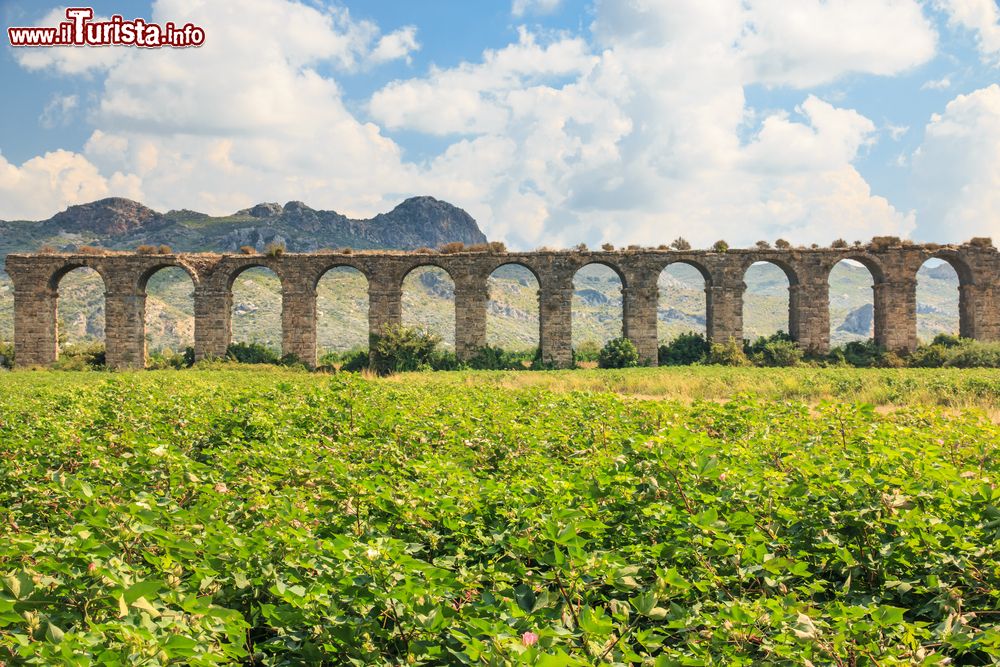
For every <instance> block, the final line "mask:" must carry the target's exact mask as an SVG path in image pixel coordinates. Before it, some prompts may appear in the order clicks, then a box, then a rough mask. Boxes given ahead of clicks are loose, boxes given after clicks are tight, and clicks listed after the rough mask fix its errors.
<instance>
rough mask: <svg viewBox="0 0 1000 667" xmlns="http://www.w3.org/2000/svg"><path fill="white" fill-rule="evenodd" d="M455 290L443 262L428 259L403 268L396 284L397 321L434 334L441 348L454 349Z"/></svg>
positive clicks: (452, 278)
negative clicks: (442, 346) (398, 300)
mask: <svg viewBox="0 0 1000 667" xmlns="http://www.w3.org/2000/svg"><path fill="white" fill-rule="evenodd" d="M414 283H416V284H414ZM455 287H456V281H455V278H454V276H453V275H452V272H451V271H449V270H448V268H447V266H445V263H444V262H437V261H434V260H433V259H428V260H427V261H420V262H416V263H414V264H413V265H410V266H407V267H406V270H405V272H404V273H403V275H402V278H401V279H400V281H399V292H400V321H401V322H402V323H403V325H404V326H414V327H418V328H421V329H424V330H426V331H428V332H429V333H432V334H435V335H437V336H438V337H440V339H441V342H442V344H443V345H444V346H445V347H447V348H454V347H455V338H456V337H455V333H456V331H455V326H456V325H455V322H456V320H457V317H456V315H457V312H456V311H457V308H456V305H455ZM418 292H419V293H420V294H419V296H418Z"/></svg>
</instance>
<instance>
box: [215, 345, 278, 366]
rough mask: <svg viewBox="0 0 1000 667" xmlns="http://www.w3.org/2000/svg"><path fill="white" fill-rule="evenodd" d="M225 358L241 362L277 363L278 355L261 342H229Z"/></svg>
mask: <svg viewBox="0 0 1000 667" xmlns="http://www.w3.org/2000/svg"><path fill="white" fill-rule="evenodd" d="M226 359H229V360H231V361H235V362H238V363H241V364H279V363H281V357H280V355H279V354H278V353H277V352H275V351H274V350H272V349H271V348H269V347H267V346H266V345H262V344H261V343H231V344H230V345H229V347H228V348H226Z"/></svg>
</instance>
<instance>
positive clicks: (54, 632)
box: [45, 622, 64, 644]
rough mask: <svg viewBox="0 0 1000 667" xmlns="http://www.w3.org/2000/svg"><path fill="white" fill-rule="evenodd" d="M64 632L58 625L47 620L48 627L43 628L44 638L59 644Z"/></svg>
mask: <svg viewBox="0 0 1000 667" xmlns="http://www.w3.org/2000/svg"><path fill="white" fill-rule="evenodd" d="M63 636H64V633H63V631H62V630H60V629H59V627H58V626H56V625H53V624H52V623H51V622H49V624H48V627H47V628H46V629H45V639H47V640H48V641H50V642H52V643H53V644H61V643H62V640H63Z"/></svg>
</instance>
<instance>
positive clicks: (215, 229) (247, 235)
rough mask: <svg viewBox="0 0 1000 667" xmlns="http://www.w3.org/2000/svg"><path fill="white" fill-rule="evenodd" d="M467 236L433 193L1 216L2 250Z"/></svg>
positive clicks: (423, 240) (429, 242) (298, 246)
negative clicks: (366, 211)
mask: <svg viewBox="0 0 1000 667" xmlns="http://www.w3.org/2000/svg"><path fill="white" fill-rule="evenodd" d="M451 241H461V242H463V243H465V244H467V245H471V244H475V243H485V242H486V236H485V235H484V234H483V233H482V231H481V230H480V229H479V226H478V225H477V224H476V221H475V220H474V219H473V218H472V216H470V215H469V214H468V213H466V212H465V211H463V210H462V209H460V208H458V207H456V206H452V205H451V204H449V203H447V202H443V201H440V200H437V199H434V198H433V197H412V198H410V199H407V200H405V201H404V202H402V203H401V204H399V205H398V206H397V207H396V208H394V209H393V210H391V211H389V212H388V213H380V214H378V215H376V216H375V217H374V218H370V219H364V220H357V219H352V218H348V217H347V216H345V215H342V214H340V213H337V212H336V211H321V210H316V209H313V208H310V207H309V206H307V205H306V204H304V203H302V202H299V201H291V202H288V203H287V204H285V205H284V206H282V205H281V204H277V203H261V204H257V205H256V206H253V207H251V208H247V209H243V210H241V211H237V212H236V213H234V214H232V215H229V216H223V217H212V216H209V215H206V214H204V213H198V212H197V211H189V210H179V211H169V212H167V213H159V212H157V211H154V210H152V209H150V208H148V207H146V206H143V205H142V204H140V203H138V202H134V201H131V200H129V199H122V198H120V197H112V198H108V199H101V200H99V201H95V202H91V203H89V204H81V205H78V206H70V207H69V208H68V209H66V210H65V211H63V212H61V213H57V214H56V215H54V216H52V217H51V218H49V219H48V220H41V221H37V222H29V221H16V222H3V221H0V255H6V254H7V253H10V252H18V251H32V250H37V249H38V248H40V247H41V246H42V245H50V246H53V247H55V248H57V249H59V250H74V249H75V248H77V247H79V246H81V245H95V246H102V247H106V248H112V249H134V248H135V247H136V246H139V245H168V246H170V247H171V248H173V249H174V250H177V251H187V252H192V251H215V252H234V251H237V250H239V249H240V247H242V246H253V247H255V248H257V249H258V250H263V249H264V248H265V247H266V246H267V245H268V244H270V243H280V244H283V245H285V246H286V247H287V249H288V250H289V251H291V252H308V251H311V250H317V249H319V248H339V247H350V248H358V249H362V248H392V249H399V250H411V249H414V248H419V247H422V246H429V247H432V248H436V247H438V246H440V245H442V244H443V243H448V242H451Z"/></svg>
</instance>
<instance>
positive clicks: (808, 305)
mask: <svg viewBox="0 0 1000 667" xmlns="http://www.w3.org/2000/svg"><path fill="white" fill-rule="evenodd" d="M788 333H789V334H790V335H791V337H792V338H794V339H795V341H796V342H797V343H798V344H799V347H801V348H802V350H803V351H805V352H807V353H809V354H826V353H827V352H829V351H830V284H829V282H827V281H826V280H811V281H809V282H803V283H799V284H797V285H790V286H789V287H788Z"/></svg>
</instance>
